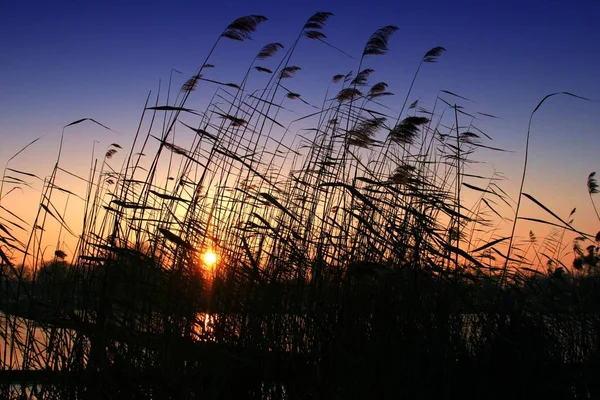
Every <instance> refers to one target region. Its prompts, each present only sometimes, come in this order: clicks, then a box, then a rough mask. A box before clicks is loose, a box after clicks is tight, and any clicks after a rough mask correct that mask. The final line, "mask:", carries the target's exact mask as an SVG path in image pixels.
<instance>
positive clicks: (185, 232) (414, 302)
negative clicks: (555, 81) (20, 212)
mask: <svg viewBox="0 0 600 400" xmlns="http://www.w3.org/2000/svg"><path fill="white" fill-rule="evenodd" d="M332 16H333V15H332V14H331V13H328V12H318V13H316V14H314V15H313V16H311V17H310V18H308V19H307V21H306V22H305V24H304V25H303V26H301V27H299V28H300V29H299V33H298V36H297V37H296V38H295V39H294V40H293V41H292V42H291V44H290V45H285V42H284V41H281V42H279V41H276V42H271V43H268V44H266V45H264V46H262V47H261V48H260V50H259V51H258V52H257V53H256V56H255V57H254V58H253V59H252V60H251V61H250V63H249V64H248V65H249V66H248V68H247V70H246V72H245V73H244V74H243V76H242V77H241V79H239V80H234V81H233V82H239V83H232V82H218V81H216V80H213V79H211V78H210V77H209V76H210V70H211V69H212V68H215V67H214V66H212V65H211V64H209V61H210V57H211V54H212V53H213V51H214V49H215V48H216V46H222V45H226V44H227V43H226V42H227V41H237V42H243V41H245V40H247V39H249V38H250V37H251V35H252V33H254V31H255V30H256V29H258V28H259V26H260V25H261V24H263V23H266V21H267V19H266V17H263V16H259V15H251V16H247V17H242V18H238V19H236V20H235V21H233V22H232V23H231V24H230V25H228V26H227V27H226V28H225V30H224V31H223V32H222V33H221V34H220V35H219V36H218V38H217V40H216V42H215V43H214V45H213V47H212V49H211V50H210V51H209V53H208V55H207V57H206V59H205V60H204V62H203V63H202V64H201V65H200V67H199V68H198V69H197V71H196V73H195V74H193V75H192V76H191V77H190V78H188V79H187V80H184V81H183V82H182V83H181V86H180V87H181V89H180V91H179V92H178V93H177V94H176V95H173V94H172V93H171V92H172V88H173V87H176V86H177V85H178V82H177V80H178V77H177V76H176V75H173V74H172V73H171V76H170V77H169V83H168V85H167V88H166V90H164V89H163V88H162V87H161V88H159V91H158V93H157V94H156V95H154V96H152V95H149V96H148V99H147V101H146V104H145V105H144V107H143V112H142V115H141V118H140V122H139V127H138V130H137V132H136V134H135V137H134V138H133V141H132V144H131V146H130V148H129V149H128V151H127V154H126V155H125V160H124V162H123V164H122V165H121V166H117V165H115V160H114V156H115V155H117V154H119V153H120V152H122V151H123V152H125V151H124V150H123V148H122V146H121V144H118V143H113V144H111V145H110V146H108V147H107V148H106V150H105V151H104V152H102V153H101V154H100V157H99V158H98V157H97V156H96V155H95V150H94V151H93V152H92V159H91V160H90V168H89V172H88V173H87V177H85V178H84V177H81V176H79V175H74V176H76V177H77V178H78V179H80V180H82V181H84V182H85V193H83V194H81V195H78V194H77V193H75V192H73V191H71V190H69V189H68V188H63V187H60V186H59V185H58V180H57V178H58V177H59V176H61V175H63V174H67V172H66V171H65V170H64V169H63V168H62V167H61V163H60V162H61V157H62V156H63V154H62V142H63V139H64V135H65V134H68V131H66V130H64V129H63V132H62V134H61V139H60V141H61V146H60V149H59V153H58V156H57V161H56V163H55V165H54V168H53V170H52V172H51V174H50V176H49V178H46V179H45V180H41V179H40V181H42V182H43V183H42V189H41V199H40V203H39V207H38V210H37V214H36V217H35V222H34V223H33V224H32V225H31V226H28V225H27V224H26V222H25V220H24V219H22V218H21V217H19V216H17V215H16V214H15V213H14V212H12V211H10V210H8V209H6V208H4V207H3V206H1V205H0V207H1V209H0V213H1V214H0V242H1V243H0V266H1V267H2V277H1V279H2V280H1V283H2V288H1V291H0V295H1V297H0V299H1V300H0V307H1V308H0V311H1V313H0V318H1V319H2V320H1V321H0V322H1V325H0V337H1V338H2V339H1V340H2V342H1V343H2V357H1V363H2V371H0V392H1V394H2V396H3V398H15V399H17V398H44V399H45V398H48V399H55V398H56V399H62V398H65V399H66V398H104V397H118V398H134V399H135V398H140V399H141V398H144V399H146V398H161V399H162V398H215V399H216V398H220V399H221V398H269V399H296V398H297V399H305V398H375V397H386V398H387V397H392V396H394V397H395V398H455V397H459V396H460V397H463V398H481V397H486V398H498V399H500V398H506V397H508V396H513V397H520V398H525V397H532V396H546V397H547V398H557V399H558V398H560V399H563V398H573V399H575V398H595V397H596V396H597V395H598V392H599V389H600V388H599V387H598V384H597V380H596V375H597V373H598V368H599V367H598V366H599V365H600V357H599V355H600V351H599V348H598V344H597V335H598V332H599V328H600V313H599V311H600V310H599V309H598V304H600V302H599V301H598V300H599V299H598V296H599V293H600V291H599V289H598V288H599V286H598V285H599V282H600V281H599V280H598V265H599V264H598V261H599V260H600V256H599V254H598V253H599V250H598V248H599V246H598V240H599V238H598V237H597V236H596V237H593V236H591V235H588V234H586V233H584V232H580V231H578V230H577V229H576V228H574V227H573V225H572V220H571V218H572V216H573V213H574V211H575V210H574V211H573V212H572V213H571V215H569V216H568V217H567V218H566V219H564V218H561V217H559V216H558V215H557V214H556V213H554V212H553V211H552V210H550V209H549V208H548V207H546V206H545V205H544V204H543V203H542V202H540V201H539V200H537V199H536V198H534V197H533V196H532V195H530V194H527V193H524V192H523V182H524V180H525V174H526V168H527V156H528V154H529V148H528V145H527V148H526V152H525V157H526V158H525V166H524V173H523V178H522V182H521V189H520V192H519V195H518V198H517V199H516V200H513V199H511V198H510V197H509V196H508V195H507V194H506V192H505V191H504V190H503V189H502V188H501V186H500V181H501V175H500V174H499V173H494V174H493V175H492V176H491V177H488V176H482V175H478V174H477V173H476V172H474V170H473V169H472V168H471V166H472V165H473V163H475V162H478V160H477V158H476V157H477V155H478V151H480V150H481V149H484V150H486V151H503V150H502V149H498V148H495V147H492V146H490V145H489V143H488V142H489V140H491V137H490V136H489V135H488V134H486V133H485V132H484V130H483V129H482V128H480V127H478V126H475V125H474V123H475V122H474V121H475V119H474V118H473V115H474V114H475V112H474V111H470V110H467V109H466V108H464V107H463V106H461V105H460V103H462V102H463V101H466V100H467V99H466V98H464V97H463V96H461V95H458V94H456V93H453V92H450V91H447V90H442V91H440V92H439V93H438V94H437V96H436V98H435V102H434V104H433V107H432V108H431V109H429V108H427V107H426V106H425V105H422V104H421V103H420V102H418V101H414V102H412V103H411V104H410V105H409V106H408V107H406V105H407V104H408V101H409V100H410V98H411V96H412V89H413V84H414V82H415V80H416V78H417V76H418V74H419V71H420V69H421V66H422V65H423V64H424V63H433V62H435V61H437V60H438V58H439V57H440V55H441V54H442V52H443V51H445V49H444V48H443V47H435V48H433V49H431V50H429V51H427V52H426V53H425V55H424V57H423V58H422V59H420V60H418V63H419V64H418V68H417V70H416V72H415V74H414V76H413V79H412V82H411V84H410V88H409V90H408V93H406V95H405V97H404V100H403V105H402V107H401V109H400V111H399V112H394V111H393V110H391V108H390V107H388V106H387V105H386V104H385V102H386V100H387V99H388V98H390V97H391V96H393V94H392V93H390V92H388V91H387V87H388V84H387V83H386V82H382V81H377V80H376V79H374V78H375V77H376V75H377V74H376V70H375V68H376V63H377V62H384V61H381V59H382V58H383V57H384V56H385V54H386V53H387V52H388V51H390V44H392V42H393V33H394V32H395V31H396V29H397V28H396V27H395V26H391V25H390V26H386V27H384V28H381V29H379V30H376V31H375V33H374V34H373V35H372V36H370V37H369V38H366V39H367V40H366V43H365V46H364V49H363V52H362V54H361V55H360V57H359V58H358V60H359V61H358V68H357V73H356V74H353V73H348V74H338V75H335V76H334V77H333V78H332V81H331V82H325V86H324V89H325V90H324V91H323V93H322V95H323V101H322V103H321V104H320V105H315V104H312V103H311V101H310V100H307V99H311V98H312V96H304V95H303V94H302V93H297V92H295V91H293V90H292V88H294V82H295V79H298V77H299V76H301V74H302V71H303V70H302V68H301V67H300V66H299V65H302V60H301V59H298V58H299V56H298V55H297V54H296V49H297V46H299V45H300V43H303V44H302V45H304V44H306V45H307V46H308V45H311V46H312V45H322V44H326V45H327V46H328V47H329V48H331V49H332V51H340V52H342V53H344V54H346V53H345V52H344V51H343V50H341V49H339V48H338V47H337V46H335V45H334V44H330V43H329V42H327V41H326V39H327V36H326V34H325V31H326V28H327V27H326V24H327V22H328V21H329V19H330V18H331V17H332ZM277 40H279V39H277ZM230 44H231V43H230ZM372 56H378V57H372ZM292 60H293V62H294V63H292ZM366 62H368V63H369V64H370V65H369V68H364V67H363V63H366ZM296 63H297V64H298V65H296ZM259 64H260V65H259ZM365 65H366V64H365ZM371 66H372V67H373V68H371ZM172 72H179V71H175V70H174V71H172ZM264 74H266V75H268V76H269V79H268V80H267V82H266V84H263V85H259V84H257V83H256V82H261V81H263V82H264V80H260V79H257V77H260V76H262V75H264ZM294 90H297V89H294ZM165 92H166V93H165ZM565 94H567V95H570V96H575V95H572V94H570V93H565ZM192 95H193V96H201V95H204V98H205V99H208V101H207V104H206V107H205V108H204V109H203V110H201V111H199V110H194V109H192V108H189V107H190V106H189V104H190V101H189V99H190V98H191V96H192ZM549 96H552V95H549ZM549 96H547V97H546V98H548V97H549ZM575 97H579V96H575ZM546 98H545V99H544V100H546ZM544 100H542V102H541V103H540V104H539V105H538V106H537V107H536V109H535V110H534V112H533V113H532V117H533V114H534V113H535V112H536V111H537V110H538V109H539V108H540V106H541V105H542V103H543V102H544ZM295 109H298V110H310V112H307V113H304V114H303V115H301V116H300V117H298V118H296V119H294V120H292V121H290V120H289V118H287V114H286V113H287V112H288V111H289V110H295ZM479 115H481V116H485V117H488V118H494V116H493V115H490V114H483V113H479ZM286 118H287V119H286ZM390 121H391V122H390ZM465 121H470V122H468V123H465ZM79 124H96V125H100V126H102V127H103V128H106V129H110V128H108V127H107V126H105V125H103V124H101V123H100V122H98V121H95V120H93V119H91V118H85V119H81V120H78V121H74V122H72V123H70V124H67V125H66V126H65V128H69V127H72V126H73V125H79ZM530 125H531V124H530ZM179 132H182V134H181V135H180V134H179ZM186 134H187V135H193V139H192V140H191V144H188V145H187V146H184V145H182V143H183V140H182V139H181V137H182V136H185V135H186ZM529 136H530V127H529V128H528V132H527V140H528V141H529ZM36 141H37V139H36ZM36 141H34V142H32V143H30V144H28V145H27V146H25V147H24V148H23V149H22V150H21V151H19V152H18V153H17V154H15V156H14V157H16V156H18V155H19V154H20V153H21V152H23V151H25V150H26V149H27V148H28V147H29V146H31V145H34V144H35V142H36ZM152 149H155V150H152ZM152 151H153V153H152ZM14 157H13V158H14ZM13 158H11V159H10V160H9V162H10V161H11V160H12V159H13ZM8 173H11V175H8ZM71 174H72V173H71ZM22 177H35V176H34V175H32V174H30V173H29V172H27V171H20V170H15V169H10V168H8V163H7V165H6V166H5V169H4V173H3V178H2V186H1V187H0V198H4V197H5V196H6V194H4V195H3V193H4V192H3V190H4V186H6V187H7V188H10V189H8V190H7V194H8V193H10V192H11V191H13V190H15V188H17V187H18V186H20V185H23V184H25V183H26V181H25V180H24V179H23V178H22ZM35 178H37V177H35ZM38 179H39V178H38ZM477 182H481V183H477ZM587 184H588V190H589V193H590V196H592V195H593V194H595V193H597V191H598V190H597V183H596V181H595V178H594V174H593V173H592V174H591V175H590V176H589V177H588V182H587ZM465 192H466V193H469V194H474V195H475V201H474V202H471V203H468V202H466V201H465V200H464V199H465V197H466V196H465ZM57 193H61V194H62V195H66V196H67V200H65V203H61V200H60V199H61V198H59V197H57ZM523 198H526V199H528V200H529V201H531V202H533V203H534V204H535V205H536V206H538V207H540V208H541V209H542V210H544V211H545V212H546V213H547V214H548V215H549V219H548V220H541V219H533V218H528V217H523V216H520V215H519V211H520V204H521V200H522V199H523ZM74 201H81V202H83V204H84V210H85V215H83V216H82V225H81V230H80V231H78V232H76V231H75V230H74V229H75V228H73V227H70V226H68V225H67V223H66V220H65V215H66V214H67V213H68V204H70V202H74ZM592 202H593V199H592ZM61 206H62V212H61V211H59V210H60V209H61ZM507 209H508V210H509V213H513V212H514V215H515V216H514V219H512V221H510V219H509V218H506V217H505V216H504V215H505V214H507V212H506V211H504V210H507ZM518 219H521V220H528V221H530V222H535V223H543V224H546V225H551V226H553V227H555V228H556V231H555V232H554V233H553V234H551V235H550V236H549V237H547V238H545V239H543V240H538V238H537V237H536V235H535V234H534V233H533V232H530V235H529V238H528V239H527V240H525V241H523V240H519V239H518V238H516V237H515V226H516V224H517V220H518ZM507 220H508V221H510V222H512V233H511V234H510V235H509V236H500V235H499V234H498V232H499V231H500V230H501V229H500V227H501V225H502V224H503V223H504V222H505V221H507ZM52 221H53V222H52ZM56 224H57V226H58V227H59V228H58V229H60V231H61V232H70V233H72V234H73V235H74V236H76V237H77V238H78V242H77V246H76V247H75V249H74V252H73V254H67V252H66V248H64V247H63V243H62V242H61V241H60V239H59V242H58V243H57V245H56V246H55V252H54V257H53V258H51V259H45V258H44V257H45V253H44V251H45V247H44V246H45V242H44V236H43V234H44V232H45V231H46V229H52V227H53V226H55V225H56ZM15 229H16V230H20V231H28V232H29V235H28V238H27V241H20V240H19V239H18V238H17V235H16V233H13V230H15ZM572 234H575V235H577V237H576V239H575V241H574V242H573V246H574V253H575V256H576V257H575V262H574V264H573V266H567V265H564V264H563V263H562V261H561V260H562V259H563V257H562V254H563V253H564V250H565V247H566V246H569V245H570V241H569V239H568V238H569V236H568V235H572ZM59 237H60V235H59ZM592 241H593V243H594V244H590V245H589V246H588V247H587V253H585V252H584V251H583V250H582V247H581V246H582V244H583V243H586V242H590V243H591V242H592ZM208 251H210V252H214V253H215V254H216V256H217V262H216V264H214V265H213V264H211V262H209V261H208V258H205V257H203V254H205V253H206V252H208ZM18 256H20V257H22V259H21V260H22V261H21V262H20V263H18V264H17V263H16V262H15V260H16V259H17V257H18ZM69 257H71V261H70V262H67V260H68V258H69ZM27 271H31V275H27Z"/></svg>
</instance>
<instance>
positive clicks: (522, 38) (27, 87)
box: [0, 0, 600, 233]
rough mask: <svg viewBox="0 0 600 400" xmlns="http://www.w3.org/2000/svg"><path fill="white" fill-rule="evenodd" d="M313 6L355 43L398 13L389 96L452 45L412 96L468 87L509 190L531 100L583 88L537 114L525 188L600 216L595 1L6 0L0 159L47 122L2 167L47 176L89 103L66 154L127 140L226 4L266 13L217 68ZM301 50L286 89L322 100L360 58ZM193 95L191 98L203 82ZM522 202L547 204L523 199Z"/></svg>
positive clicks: (353, 50)
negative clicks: (592, 193)
mask: <svg viewBox="0 0 600 400" xmlns="http://www.w3.org/2000/svg"><path fill="white" fill-rule="evenodd" d="M317 11H329V12H332V13H333V14H334V16H333V17H332V18H331V19H330V20H329V21H328V23H327V25H326V27H325V29H324V31H323V32H324V33H325V34H326V35H327V37H328V38H327V41H328V42H329V43H331V44H332V45H334V46H336V47H338V48H340V49H342V50H343V51H344V52H346V53H348V54H350V55H353V56H354V57H355V58H359V57H360V54H361V51H362V48H363V46H364V44H365V42H366V41H367V39H368V38H369V36H370V35H371V34H372V33H373V32H374V31H375V30H376V29H378V28H381V27H383V26H386V25H396V26H398V28H399V29H398V31H397V32H396V33H395V34H394V36H392V38H391V40H390V43H389V48H390V51H389V53H388V54H387V55H385V56H377V57H371V58H369V59H368V60H367V61H366V62H365V65H364V66H365V67H369V68H373V69H375V71H376V73H377V80H383V81H386V82H387V83H388V84H389V88H388V89H389V90H390V91H391V92H394V93H396V94H397V96H396V97H395V98H394V99H393V100H390V102H389V105H390V107H392V108H395V109H397V110H398V109H399V107H400V104H401V102H402V100H403V98H404V96H405V94H406V92H407V89H408V86H409V84H410V81H411V79H412V76H413V74H414V71H415V69H416V67H417V65H418V63H419V60H420V59H421V57H422V56H423V54H424V53H425V52H426V51H427V50H429V49H430V48H432V47H435V46H443V47H445V48H446V49H447V51H446V52H445V53H444V54H443V55H442V57H440V60H439V62H438V63H437V64H428V65H425V66H424V67H423V70H422V71H421V73H420V75H419V78H418V80H417V81H416V83H415V87H414V89H413V92H412V96H411V98H410V100H411V101H412V100H415V99H420V100H422V101H423V102H424V103H425V104H427V103H429V105H431V103H432V102H433V99H434V98H435V96H436V95H437V93H438V92H439V90H449V91H452V92H454V93H457V94H460V95H461V96H464V97H466V98H468V99H470V100H471V101H469V102H463V105H464V106H465V107H466V108H468V109H469V110H471V111H478V112H484V113H489V114H493V115H495V116H498V117H499V118H498V119H483V120H482V121H478V126H479V127H481V128H483V129H484V131H485V132H486V133H487V134H489V135H490V136H492V137H493V138H494V140H493V143H492V145H493V146H495V147H500V148H503V149H507V150H511V152H506V153H493V152H485V153H482V155H481V157H482V158H483V159H484V161H486V162H487V163H488V164H486V165H484V166H482V167H481V168H487V172H489V171H491V170H492V165H493V168H495V169H496V170H498V171H501V172H503V174H504V175H505V176H506V177H507V180H506V182H504V184H503V187H504V188H505V190H506V191H507V192H508V193H509V194H511V195H512V196H516V194H517V192H518V186H519V180H520V175H521V173H522V166H523V157H524V146H525V137H526V133H527V124H528V121H529V117H530V114H531V112H532V111H533V109H534V108H535V107H536V105H537V104H538V102H539V101H540V100H541V99H542V98H543V97H544V96H545V95H547V94H549V93H553V92H557V91H567V92H571V93H574V94H577V95H579V96H583V97H586V98H590V99H592V100H593V101H582V100H578V99H574V98H569V97H566V96H562V97H560V96H558V97H553V98H551V99H549V100H548V101H547V102H546V103H545V104H544V105H543V106H542V108H541V109H540V110H538V112H537V113H536V114H535V117H534V119H533V123H532V130H531V142H530V160H529V162H530V164H529V169H528V175H527V180H526V183H525V191H526V192H527V193H530V194H531V195H533V196H534V197H536V198H538V199H540V200H542V201H543V202H544V204H546V205H547V206H549V207H550V208H552V209H553V210H554V211H555V212H557V214H560V215H562V216H566V215H567V214H568V213H569V212H570V211H571V209H572V208H574V207H577V209H578V212H577V213H576V218H575V225H576V226H577V227H578V228H579V229H582V230H584V231H586V232H590V233H594V232H596V231H598V230H599V229H600V221H598V219H597V218H596V217H595V214H594V213H593V209H592V207H591V203H590V199H589V197H588V194H587V189H586V178H587V176H588V174H589V173H590V172H592V171H596V170H600V161H599V159H598V157H597V153H596V152H597V149H598V148H600V135H599V133H600V132H599V128H598V127H600V103H599V102H598V100H600V72H599V71H600V70H599V69H598V65H600V52H598V51H596V48H597V42H598V39H600V28H598V22H597V16H598V15H600V3H598V2H596V1H582V0H575V1H550V0H545V1H529V0H521V1H502V2H489V1H453V2H448V1H439V0H431V1H427V2H398V1H394V2H392V1H386V2H383V1H369V2H365V1H360V2H359V1H344V2H341V1H298V2H290V1H288V2H282V1H277V2H275V1H230V0H220V1H216V2H202V1H170V2H164V1H163V2H156V1H152V0H148V1H135V0H131V1H118V2H117V1H109V0H106V1H56V2H47V1H28V0H20V1H12V2H7V3H6V4H4V5H3V6H2V13H0V54H1V55H0V165H4V164H5V163H6V161H7V160H8V159H9V158H10V157H12V155H14V154H15V153H16V152H18V151H19V149H21V148H22V147H23V146H24V145H26V144H27V143H29V142H30V141H32V140H34V139H36V138H38V137H40V136H43V138H42V139H41V140H39V141H38V142H36V143H35V144H34V145H33V146H31V147H30V148H29V149H27V151H26V152H24V153H23V154H21V155H19V156H18V157H17V158H15V159H14V160H12V161H11V163H10V167H12V168H16V169H20V170H27V171H30V172H32V173H36V174H39V175H40V176H46V175H48V174H49V173H50V171H51V168H52V165H53V162H54V160H55V157H56V151H57V148H58V139H59V137H60V134H61V129H62V127H63V126H64V125H66V124H68V123H70V122H72V121H75V120H78V119H80V118H86V117H88V118H94V119H95V120H97V121H99V122H101V123H102V124H104V125H106V126H108V127H110V128H111V129H112V130H113V131H114V132H110V131H106V130H103V129H102V128H100V127H97V126H92V125H85V126H84V125H81V126H78V127H77V128H73V129H71V130H69V131H68V132H67V134H66V142H65V154H67V156H66V157H65V160H64V162H65V166H66V167H67V168H69V169H72V170H73V172H75V171H81V173H82V174H85V172H84V171H87V168H88V166H89V160H90V155H91V153H92V149H93V147H94V146H98V147H97V148H101V149H103V148H106V146H108V145H109V144H110V143H115V142H116V143H120V144H121V145H122V146H123V147H125V148H127V147H128V146H129V145H130V144H131V142H132V140H133V135H134V133H135V129H136V128H137V124H138V121H139V117H140V114H141V111H142V109H143V105H144V101H145V99H146V97H147V96H148V93H149V92H150V91H153V93H155V92H156V90H157V87H158V85H159V81H161V82H162V85H163V88H164V85H165V82H167V81H168V80H169V76H170V74H171V73H172V70H173V69H175V70H177V71H178V72H173V79H174V80H175V81H176V82H177V84H178V85H180V84H181V83H182V82H183V81H185V80H186V79H187V78H188V77H189V76H191V75H193V74H194V73H195V72H196V70H197V68H198V67H199V66H200V65H201V63H202V62H203V60H204V58H205V57H206V54H207V53H208V51H209V49H210V47H211V46H212V43H213V42H214V40H215V39H216V38H217V37H218V36H219V35H220V33H221V32H222V30H223V29H224V28H225V27H226V26H227V25H228V24H229V23H230V22H231V21H233V20H234V19H235V18H237V17H240V16H244V15H249V14H259V15H265V16H266V17H268V18H269V21H267V22H266V23H264V24H263V25H261V26H260V28H259V29H258V31H257V32H256V33H255V34H253V36H252V37H253V40H251V41H249V42H244V43H238V42H233V41H231V42H229V43H227V44H226V45H223V46H219V47H218V48H217V51H216V52H215V54H214V56H213V57H212V58H211V63H213V64H215V65H216V67H217V68H215V69H214V72H212V71H211V74H213V75H212V76H211V77H212V78H214V79H223V80H225V81H235V80H240V79H241V77H242V76H243V73H244V71H245V69H246V68H247V67H248V64H249V61H250V60H251V58H252V57H253V56H254V54H256V52H257V51H258V49H260V47H262V46H263V45H264V44H266V43H269V42H274V41H277V42H281V43H282V44H284V46H287V45H289V44H290V43H291V42H292V41H293V40H294V39H295V37H296V36H297V34H298V32H299V30H300V29H301V27H302V25H303V24H304V23H305V21H306V19H308V18H309V17H310V16H311V15H312V14H314V13H315V12H317ZM294 60H295V61H294V63H295V64H296V65H299V66H301V67H302V71H301V72H300V73H299V74H298V80H297V81H294V82H291V83H290V86H292V87H291V89H293V90H294V91H297V92H300V93H301V94H302V95H303V98H304V99H306V100H307V101H309V102H313V103H316V104H318V103H320V102H321V101H322V98H323V96H324V94H325V93H324V91H325V88H326V87H327V85H328V83H329V81H330V79H331V77H332V76H333V75H335V74H339V73H346V72H348V71H350V70H353V69H356V67H357V60H356V59H351V58H350V57H348V56H346V55H344V54H342V53H340V52H337V51H335V50H332V49H331V48H330V47H328V46H326V45H324V44H322V43H319V42H316V41H305V42H302V44H301V45H300V47H299V48H298V52H297V54H296V56H295V57H294ZM179 72H181V73H179ZM225 77H227V78H225ZM235 77H239V79H236V78H235ZM206 93H210V94H212V92H210V91H207V92H206ZM194 96H196V97H195V98H192V99H191V105H196V104H199V103H200V102H201V101H202V99H203V96H206V95H205V94H203V93H194ZM290 118H291V117H290ZM96 151H97V150H96ZM38 186H39V185H38ZM38 199H39V189H38V191H37V192H36V191H35V190H33V189H25V190H24V191H22V192H14V193H12V194H11V198H10V201H12V204H13V205H16V206H23V207H24V208H25V205H30V206H32V207H35V204H37V201H38ZM599 200H600V199H599ZM23 212H24V213H25V212H26V211H23ZM523 212H524V215H531V216H540V215H543V214H539V209H536V208H535V207H533V206H532V205H531V204H524V209H523ZM25 218H27V217H25Z"/></svg>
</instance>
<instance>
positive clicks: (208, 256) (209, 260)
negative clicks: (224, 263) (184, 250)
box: [202, 250, 218, 267]
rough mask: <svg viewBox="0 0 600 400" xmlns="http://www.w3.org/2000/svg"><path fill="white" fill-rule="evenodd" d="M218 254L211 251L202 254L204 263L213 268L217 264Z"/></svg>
mask: <svg viewBox="0 0 600 400" xmlns="http://www.w3.org/2000/svg"><path fill="white" fill-rule="evenodd" d="M217 259H218V258H217V254H216V253H214V252H213V251H211V250H207V251H206V252H205V253H204V254H202V261H204V263H205V264H206V265H207V266H209V267H212V266H213V265H215V264H216V263H217Z"/></svg>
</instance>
